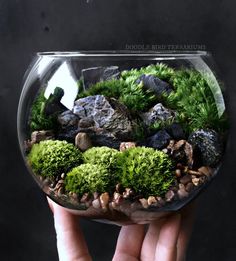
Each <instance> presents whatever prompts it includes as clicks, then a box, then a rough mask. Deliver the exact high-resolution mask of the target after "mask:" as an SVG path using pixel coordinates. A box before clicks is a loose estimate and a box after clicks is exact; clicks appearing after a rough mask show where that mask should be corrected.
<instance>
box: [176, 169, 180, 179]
mask: <svg viewBox="0 0 236 261" xmlns="http://www.w3.org/2000/svg"><path fill="white" fill-rule="evenodd" d="M175 176H176V177H177V178H180V177H181V170H180V169H176V170H175Z"/></svg>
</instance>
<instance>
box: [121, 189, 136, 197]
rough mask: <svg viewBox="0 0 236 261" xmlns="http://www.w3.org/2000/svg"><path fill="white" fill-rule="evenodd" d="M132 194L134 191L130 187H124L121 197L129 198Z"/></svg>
mask: <svg viewBox="0 0 236 261" xmlns="http://www.w3.org/2000/svg"><path fill="white" fill-rule="evenodd" d="M133 195H134V191H133V190H132V189H131V188H126V189H125V192H123V198H130V197H131V196H133Z"/></svg>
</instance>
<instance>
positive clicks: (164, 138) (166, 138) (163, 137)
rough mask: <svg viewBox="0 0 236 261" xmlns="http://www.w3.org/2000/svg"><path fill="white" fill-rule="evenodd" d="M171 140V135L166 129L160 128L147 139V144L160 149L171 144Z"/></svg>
mask: <svg viewBox="0 0 236 261" xmlns="http://www.w3.org/2000/svg"><path fill="white" fill-rule="evenodd" d="M170 140H171V137H170V135H169V134H168V133H167V132H166V131H165V130H160V131H158V132H157V133H156V134H154V135H153V136H151V137H149V138H148V139H147V145H146V146H147V147H152V148H154V149H158V150H160V149H163V148H165V147H166V146H167V145H168V144H169V142H170Z"/></svg>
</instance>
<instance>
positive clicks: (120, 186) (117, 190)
mask: <svg viewBox="0 0 236 261" xmlns="http://www.w3.org/2000/svg"><path fill="white" fill-rule="evenodd" d="M121 191H122V185H121V184H120V183H117V184H116V192H118V193H120V192H121Z"/></svg>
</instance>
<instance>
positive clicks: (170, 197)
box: [165, 190, 175, 202]
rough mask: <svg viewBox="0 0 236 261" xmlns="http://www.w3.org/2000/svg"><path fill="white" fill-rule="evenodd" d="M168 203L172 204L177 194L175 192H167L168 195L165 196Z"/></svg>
mask: <svg viewBox="0 0 236 261" xmlns="http://www.w3.org/2000/svg"><path fill="white" fill-rule="evenodd" d="M165 198H166V201H167V202H170V201H172V200H173V199H174V198H175V193H174V191H173V190H169V191H167V193H166V195H165Z"/></svg>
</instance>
